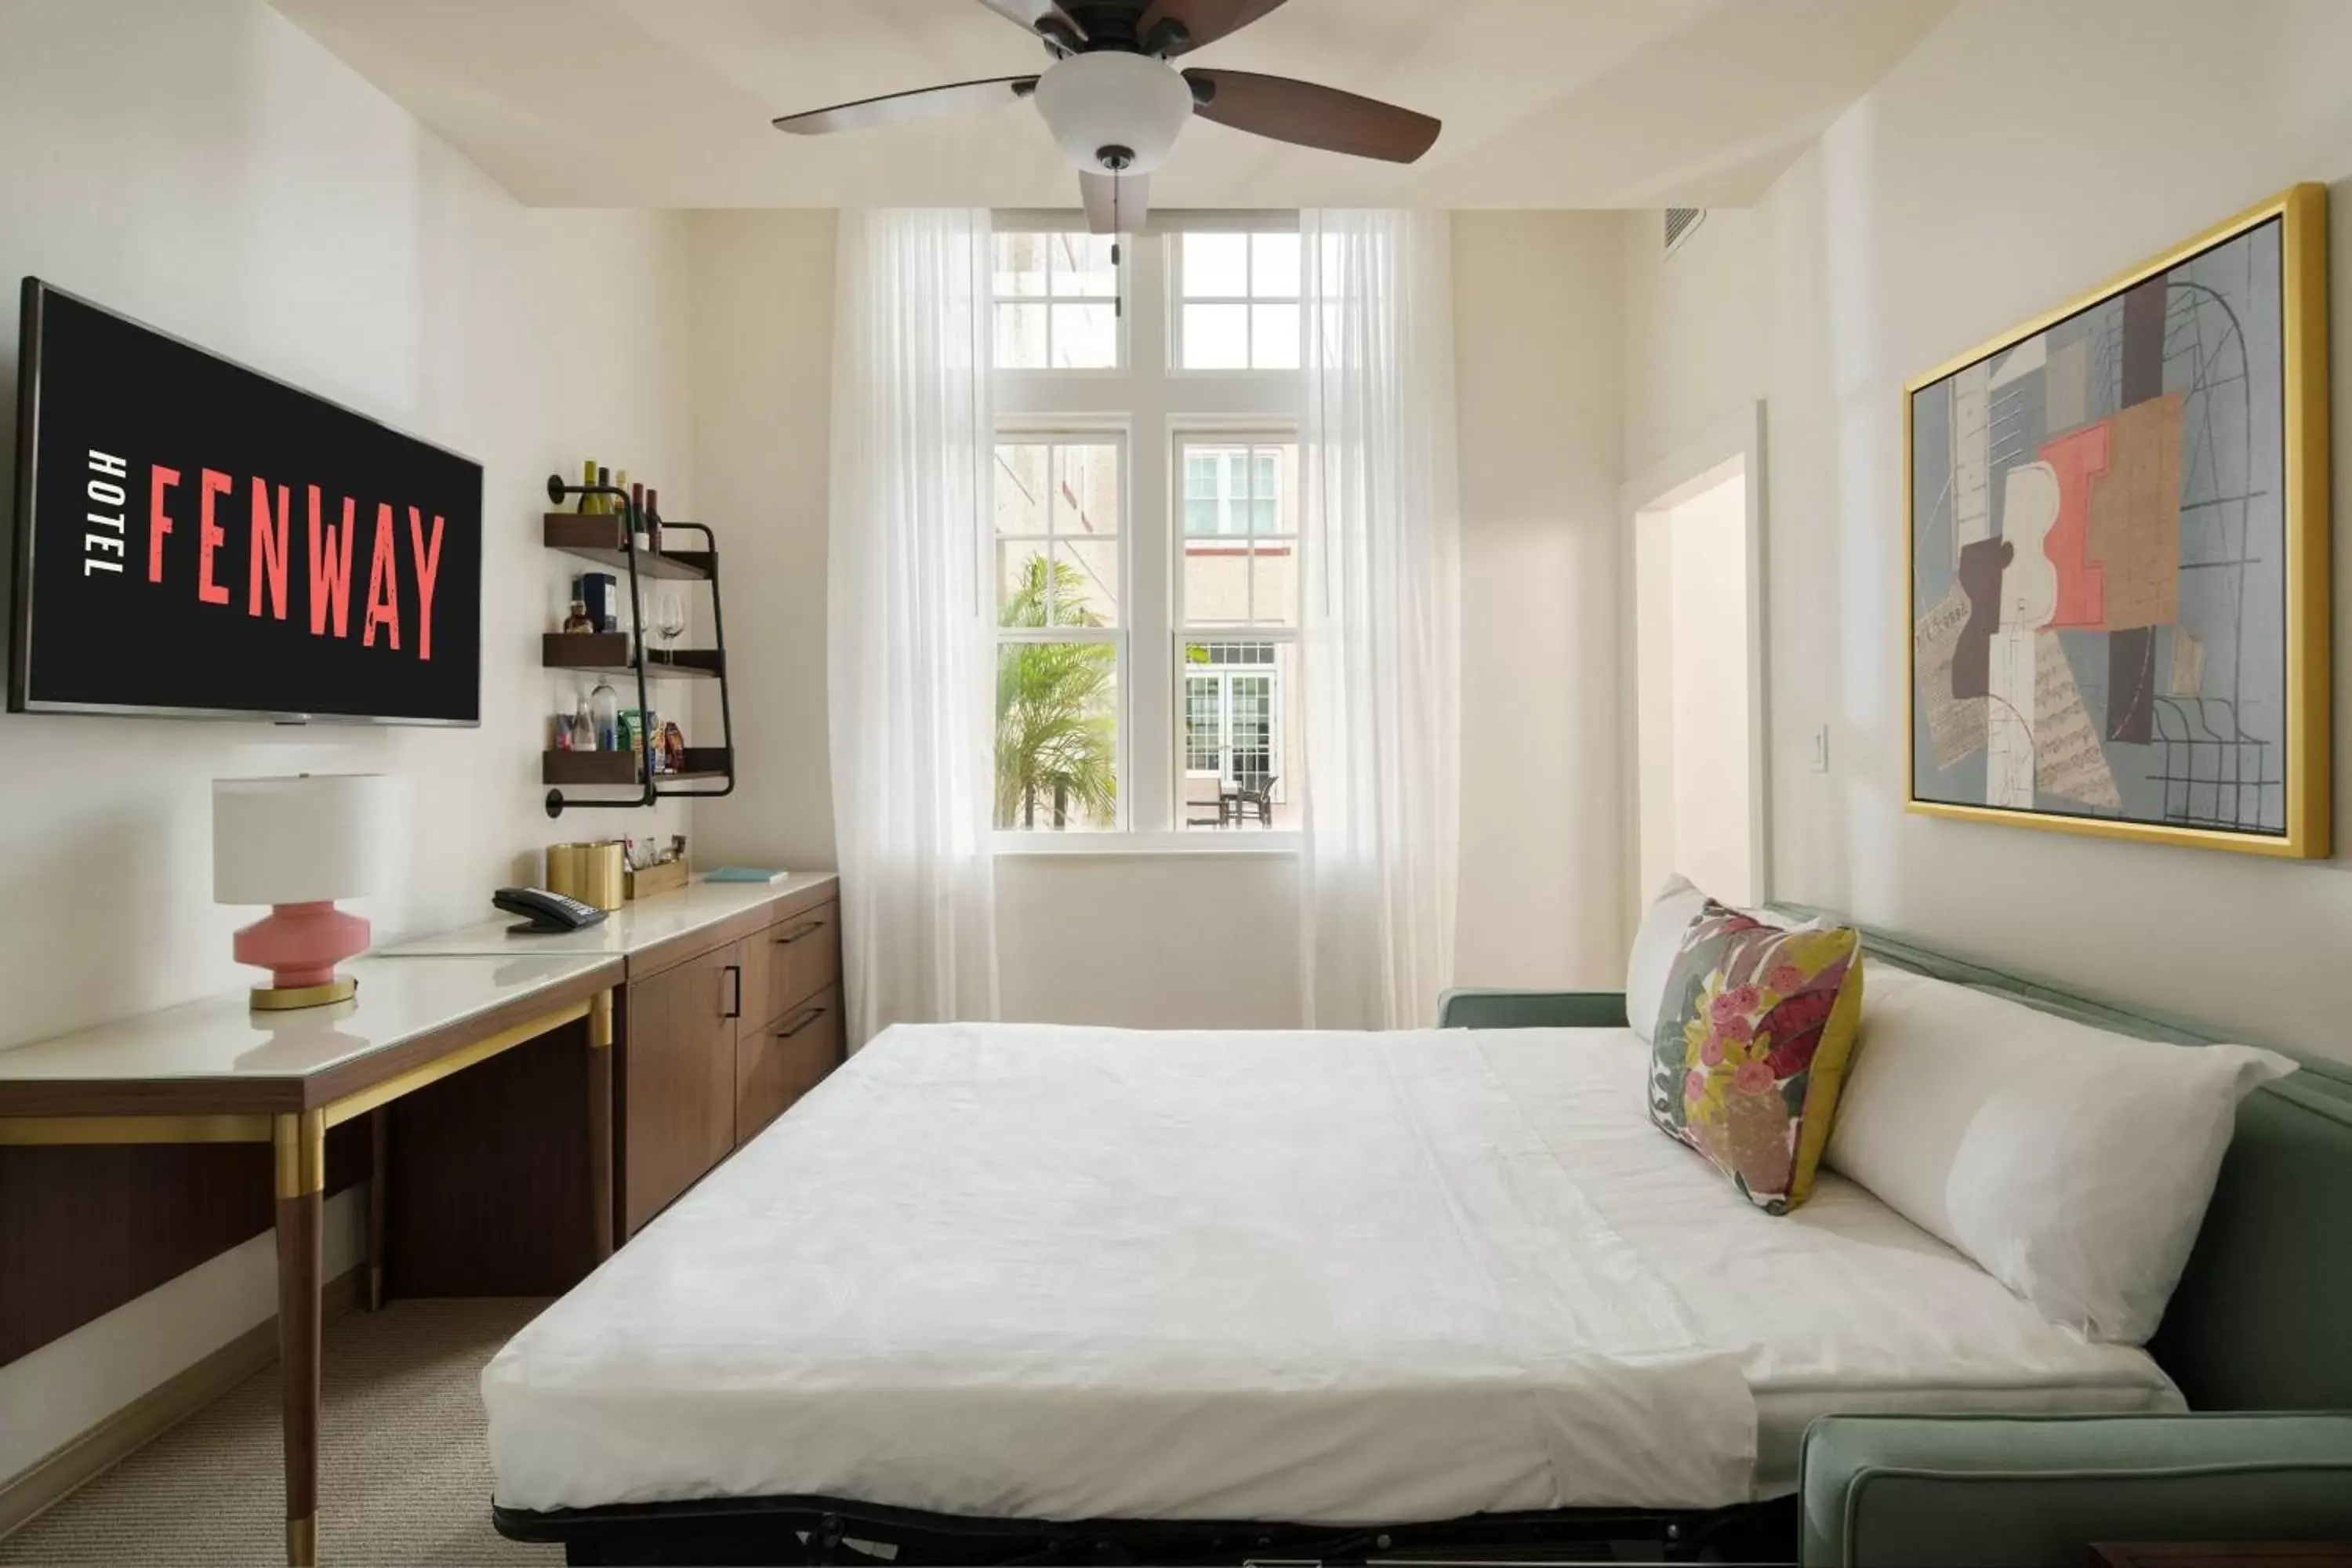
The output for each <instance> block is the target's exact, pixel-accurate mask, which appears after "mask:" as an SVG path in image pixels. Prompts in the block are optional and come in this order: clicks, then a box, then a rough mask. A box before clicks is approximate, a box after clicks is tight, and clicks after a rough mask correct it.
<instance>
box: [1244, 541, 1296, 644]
mask: <svg viewBox="0 0 2352 1568" xmlns="http://www.w3.org/2000/svg"><path fill="white" fill-rule="evenodd" d="M1250 619H1251V620H1252V621H1254V622H1255V623H1256V624H1257V625H1259V626H1297V624H1298V547H1297V545H1295V544H1261V545H1259V546H1258V547H1257V552H1256V553H1255V555H1253V556H1252V557H1251V558H1250Z"/></svg>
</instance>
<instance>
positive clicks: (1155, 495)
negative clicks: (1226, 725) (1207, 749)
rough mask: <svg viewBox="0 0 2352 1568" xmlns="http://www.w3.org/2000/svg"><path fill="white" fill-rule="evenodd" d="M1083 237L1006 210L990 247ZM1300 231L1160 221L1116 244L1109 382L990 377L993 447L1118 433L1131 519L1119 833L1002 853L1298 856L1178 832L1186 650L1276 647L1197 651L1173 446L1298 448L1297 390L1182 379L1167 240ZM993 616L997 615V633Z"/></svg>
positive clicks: (1033, 841) (1015, 837) (1285, 378)
mask: <svg viewBox="0 0 2352 1568" xmlns="http://www.w3.org/2000/svg"><path fill="white" fill-rule="evenodd" d="M1084 223H1085V219H1084V218H1083V217H1082V216H1079V215H1077V214H1075V213H1066V212H1045V213H1037V212H1012V213H1006V212H1000V213H998V214H997V215H996V217H995V226H996V229H997V232H999V233H1011V232H1019V231H1022V230H1025V229H1045V230H1056V229H1071V228H1077V227H1082V226H1084ZM1295 226H1297V214H1295V213H1278V212H1246V213H1162V214H1159V215H1155V216H1154V218H1153V220H1152V221H1151V223H1150V225H1149V226H1147V227H1146V229H1145V232H1144V233H1143V234H1142V235H1140V236H1138V237H1132V238H1129V239H1128V240H1126V241H1125V242H1124V243H1123V246H1122V254H1121V260H1120V267H1119V293H1120V297H1121V299H1122V300H1124V301H1125V304H1124V307H1123V309H1122V310H1121V312H1120V321H1121V327H1122V331H1123V332H1124V334H1125V336H1124V342H1123V345H1122V363H1121V365H1120V367H1119V368H1118V369H1117V370H1059V371H1057V370H1036V371H1002V370H1001V371H998V372H997V373H996V375H995V381H994V393H995V400H996V427H997V431H998V433H999V434H1000V435H1002V436H1004V437H1008V438H1014V439H1018V438H1021V437H1051V436H1066V437H1077V438H1082V439H1083V438H1087V437H1099V436H1100V435H1101V434H1102V433H1105V432H1115V433H1117V434H1118V435H1119V436H1120V437H1122V438H1123V440H1124V444H1125V453H1126V461H1125V464H1124V478H1125V481H1126V510H1125V512H1124V514H1123V515H1122V517H1121V519H1120V534H1119V539H1120V542H1121V548H1120V570H1121V574H1122V575H1123V577H1124V578H1125V589H1124V592H1123V595H1122V597H1121V599H1120V604H1119V611H1120V615H1119V626H1118V627H1117V628H1116V629H1115V630H1114V629H1113V628H1109V627H1104V628H1101V630H1102V631H1103V632H1104V633H1105V634H1107V635H1106V637H1105V639H1104V640H1114V639H1115V640H1118V642H1119V644H1120V647H1121V650H1122V651H1121V655H1120V662H1119V672H1118V690H1119V758H1120V763H1119V809H1118V818H1119V827H1118V830H1116V831H1097V832H1085V831H1057V830H1050V829H1043V828H1040V829H1036V830H1034V831H1024V830H1022V829H1018V828H1001V829H998V830H997V831H996V833H995V836H994V844H995V848H996V851H997V853H998V854H1000V855H1008V854H1009V855H1031V854H1034V855H1098V856H1113V857H1118V856H1138V855H1162V854H1209V855H1215V854H1242V855H1265V854H1291V853H1296V852H1297V847H1298V838H1299V836H1298V835H1297V833H1295V832H1274V831H1266V830H1263V829H1259V830H1253V831H1247V832H1238V831H1236V832H1214V831H1207V830H1201V829H1195V830H1192V831H1190V832H1187V831H1184V830H1183V828H1182V826H1181V816H1182V812H1183V805H1182V801H1181V794H1182V789H1181V769H1180V768H1179V766H1178V764H1179V763H1181V760H1182V755H1183V752H1182V746H1183V705H1182V701H1183V669H1182V668H1181V667H1182V656H1181V645H1182V642H1183V641H1184V640H1187V639H1189V640H1192V641H1207V640H1219V641H1272V640H1276V638H1273V637H1267V636H1265V635H1264V634H1265V632H1268V631H1273V630H1276V629H1277V628H1270V627H1269V628H1259V627H1222V628H1218V629H1217V630H1216V631H1214V632H1213V633H1210V634H1208V635H1207V636H1205V637H1204V636H1202V635H1201V634H1199V633H1188V632H1187V631H1186V629H1185V628H1184V626H1183V625H1182V623H1181V619H1180V614H1181V609H1180V605H1179V602H1178V596H1179V594H1180V592H1181V574H1180V572H1179V567H1180V564H1181V559H1182V556H1181V552H1182V549H1183V500H1182V496H1183V482H1182V481H1183V475H1182V473H1181V470H1180V469H1178V468H1177V467H1176V458H1175V454H1176V450H1177V446H1178V441H1179V439H1180V437H1181V436H1184V435H1192V434H1196V433H1201V432H1207V433H1212V434H1214V435H1219V436H1226V437H1245V438H1255V439H1260V440H1268V439H1275V438H1277V437H1278V438H1283V439H1293V440H1295V439H1296V438H1297V427H1298V421H1299V416H1300V411H1301V407H1302V405H1303V401H1304V397H1305V378H1304V377H1303V376H1301V375H1300V374H1297V373H1296V372H1287V371H1264V370H1257V371H1250V370H1234V371H1178V370H1176V369H1175V368H1174V366H1175V363H1176V362H1175V358H1174V348H1175V341H1176V330H1177V329H1176V316H1175V308H1176V305H1175V301H1174V299H1173V293H1174V290H1173V289H1172V288H1171V281H1172V279H1173V276H1174V272H1175V268H1176V266H1177V260H1176V255H1175V250H1176V240H1175V236H1176V235H1177V234H1179V233H1181V232H1183V231H1185V230H1186V229H1188V228H1194V227H1203V228H1223V229H1241V230H1265V231H1273V232H1280V231H1283V230H1285V229H1287V228H1293V227H1295ZM991 330H992V331H993V326H992V328H991ZM984 548H985V549H986V550H987V551H988V568H987V572H988V574H987V577H986V579H985V580H986V581H988V582H990V583H991V584H993V583H994V582H995V573H996V565H995V530H994V529H993V527H991V528H990V529H989V530H988V538H987V539H986V541H985V542H984ZM1302 575H1303V574H1302ZM993 615H994V612H993V609H992V611H991V618H992V619H993ZM1293 635H1295V634H1293ZM992 717H993V716H992ZM992 732H993V729H992Z"/></svg>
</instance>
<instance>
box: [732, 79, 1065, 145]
mask: <svg viewBox="0 0 2352 1568" xmlns="http://www.w3.org/2000/svg"><path fill="white" fill-rule="evenodd" d="M1036 86H1037V79H1036V78H1035V77H1034V76H1004V77H996V78H993V79H990V80H987V81H960V82H956V83H954V84H953V85H951V86H949V87H927V88H924V89H920V90H919V91H916V92H891V93H885V94H883V95H882V96H881V97H880V98H861V99H859V100H857V101H856V103H836V104H835V105H834V106H833V107H832V108H831V109H812V110H809V111H808V112H807V113H806V114H787V115H784V116H782V118H780V119H778V120H777V121H775V127H776V129H777V130H779V131H789V132H792V133H793V135H795V136H823V135H825V134H827V133H829V132H835V131H870V130H872V129H874V128H875V127H876V126H877V125H903V124H906V123H907V122H908V121H913V120H937V119H939V118H940V117H941V116H942V115H949V114H970V113H972V112H974V111H976V110H982V109H995V108H998V107H1000V106H1002V105H1003V104H1007V103H1018V102H1019V101H1020V100H1023V99H1024V98H1026V97H1028V96H1029V94H1030V93H1031V92H1032V91H1033V90H1034V89H1035V88H1036Z"/></svg>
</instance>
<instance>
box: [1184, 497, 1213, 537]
mask: <svg viewBox="0 0 2352 1568" xmlns="http://www.w3.org/2000/svg"><path fill="white" fill-rule="evenodd" d="M1217 504H1218V503H1217V501H1216V500H1215V499H1214V498H1213V497H1211V498H1204V499H1202V500H1188V501H1186V502H1185V503H1184V531H1185V532H1187V533H1193V534H1210V533H1214V532H1216V531H1217Z"/></svg>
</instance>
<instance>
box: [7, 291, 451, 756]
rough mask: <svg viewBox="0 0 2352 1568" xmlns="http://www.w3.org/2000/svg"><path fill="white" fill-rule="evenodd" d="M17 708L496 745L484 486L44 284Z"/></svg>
mask: <svg viewBox="0 0 2352 1568" xmlns="http://www.w3.org/2000/svg"><path fill="white" fill-rule="evenodd" d="M13 588H14V592H13V594H12V596H11V597H12V603H11V617H10V639H9V679H8V706H9V709H10V710H11V711H16V712H26V711H33V712H40V711H50V712H114V713H120V712H136V713H154V712H170V713H183V714H205V715H214V716H219V717H244V716H258V717H268V718H278V719H335V720H376V721H388V722H393V723H413V724H473V723H478V722H479V721H480V718H481V594H482V468H481V465H480V464H478V463H476V462H473V461H472V460H470V459H468V458H462V457H459V456H458V455H457V453H455V452H450V451H446V450H444V449H443V448H441V447H436V446H433V445H432V444H430V443H429V442H425V441H420V440H417V439H416V438H415V437H411V436H404V435H402V434H401V433H400V432H398V431H396V430H394V429H391V428H389V427H388V426H384V425H382V424H379V423H378V422H377V421H375V420H373V419H371V418H368V417H367V416H364V415H361V414H355V413H353V412H352V411H351V410H350V409H348V408H343V407H340V406H338V405H335V404H332V403H329V402H327V401H325V400H324V399H322V398H318V397H313V396H311V395H310V394H308V393H305V392H300V391H298V390H297V389H295V388H294V387H291V386H289V385H287V384H285V383H284V382H281V381H275V380H272V379H271V378H270V377H268V376H266V375H262V374H258V373H257V372H254V371H250V370H247V369H245V368H244V367H243V366H241V365H236V364H232V363H229V362H228V361H227V360H225V359H222V358H220V357H218V356H217V355H215V354H210V353H205V351H204V350H202V349H198V348H194V347H192V346H190V345H189V344H187V343H184V342H180V341H179V340H178V339H176V338H173V337H168V336H166V335H165V334H163V333H162V332H158V331H153V330H152V329H150V328H147V327H142V326H141V325H139V324H138V323H137V322H135V321H130V320H128V319H126V318H124V317H122V316H119V315H116V314H115V313H113V312H112V311H110V310H103V309H100V307H98V306H96V305H93V304H90V303H89V301H87V300H79V299H76V298H75V297H74V296H72V295H70V294H68V293H65V292H64V291H62V290H60V289H54V288H51V287H50V286H48V285H47V284H45V283H43V282H41V281H40V280H39V279H35V278H27V279H25V287H24V329H23V336H22V338H21V340H20V342H19V349H18V373H17V412H16V557H15V576H14V584H13Z"/></svg>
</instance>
